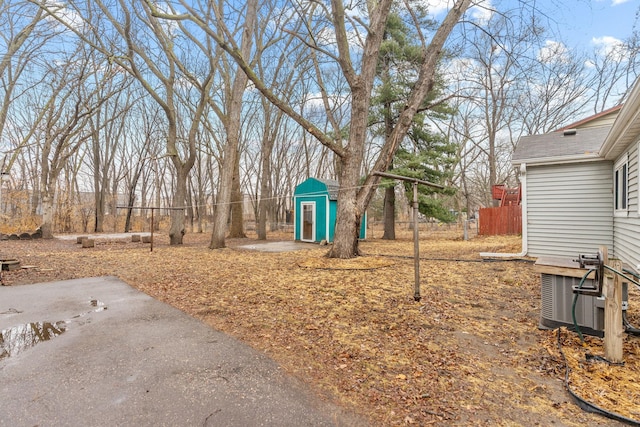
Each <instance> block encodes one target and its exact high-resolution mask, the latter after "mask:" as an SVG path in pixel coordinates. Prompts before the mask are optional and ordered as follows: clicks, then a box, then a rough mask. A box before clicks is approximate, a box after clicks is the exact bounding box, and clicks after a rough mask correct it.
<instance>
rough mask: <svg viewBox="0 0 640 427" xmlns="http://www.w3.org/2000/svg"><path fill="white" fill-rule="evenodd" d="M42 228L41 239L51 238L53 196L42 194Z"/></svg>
mask: <svg viewBox="0 0 640 427" xmlns="http://www.w3.org/2000/svg"><path fill="white" fill-rule="evenodd" d="M40 229H41V230H42V238H43V239H53V196H51V195H49V194H42V225H41V226H40Z"/></svg>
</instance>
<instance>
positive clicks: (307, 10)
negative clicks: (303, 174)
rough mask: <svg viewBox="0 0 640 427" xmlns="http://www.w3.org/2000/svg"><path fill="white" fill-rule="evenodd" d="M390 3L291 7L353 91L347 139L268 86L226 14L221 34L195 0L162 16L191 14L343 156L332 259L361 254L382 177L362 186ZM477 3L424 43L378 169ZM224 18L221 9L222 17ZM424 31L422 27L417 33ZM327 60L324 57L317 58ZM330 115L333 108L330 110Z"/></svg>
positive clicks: (461, 7) (279, 102)
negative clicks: (366, 217) (367, 213)
mask: <svg viewBox="0 0 640 427" xmlns="http://www.w3.org/2000/svg"><path fill="white" fill-rule="evenodd" d="M392 3H393V2H392V0H381V1H379V2H378V3H375V4H373V3H368V4H367V5H366V6H365V5H362V6H361V7H360V8H359V9H358V12H359V17H358V18H357V19H352V18H351V17H350V15H349V14H347V11H346V7H345V4H344V3H343V2H341V1H340V0H332V1H331V3H330V5H329V6H328V7H327V8H325V7H324V5H323V4H320V3H315V2H311V3H306V4H294V5H293V8H295V9H297V10H296V11H295V12H296V14H297V15H298V17H299V19H302V20H304V21H305V23H306V24H305V25H306V28H307V29H310V30H311V29H312V31H308V32H299V33H296V34H295V36H296V37H297V38H298V39H299V40H300V41H301V42H302V43H304V44H305V45H306V46H308V47H309V48H310V49H311V50H312V53H313V54H314V55H318V56H322V57H323V61H331V62H332V63H333V64H335V66H336V67H337V69H339V70H340V73H341V76H342V77H343V78H344V80H345V81H346V83H347V84H348V87H349V91H350V101H351V102H350V108H349V113H350V114H349V124H348V131H347V136H346V138H345V137H343V133H342V131H341V128H342V124H340V123H339V122H337V121H335V122H334V129H332V132H331V134H327V133H326V132H323V131H322V130H321V129H319V128H318V127H317V126H316V125H315V124H314V123H312V122H311V121H309V120H308V119H307V118H305V117H304V116H302V115H300V114H299V113H298V112H297V111H296V110H295V109H294V108H293V107H292V106H291V105H290V104H289V103H288V102H287V101H286V100H285V99H283V98H282V96H280V95H279V94H278V93H277V92H276V91H275V90H273V89H274V88H270V87H268V86H267V85H266V84H265V82H264V81H262V80H261V79H260V77H259V76H258V75H257V74H256V73H255V71H254V69H253V67H252V66H251V64H250V63H249V62H248V61H247V58H246V57H245V56H244V55H243V54H242V53H241V49H240V48H239V47H238V45H237V43H236V41H235V39H234V38H233V37H230V35H231V34H232V33H231V32H230V31H228V30H227V29H226V24H225V22H224V21H223V20H221V19H216V21H215V28H218V29H223V31H214V30H212V29H211V26H210V25H209V23H210V20H209V19H208V17H207V16H206V15H204V14H203V11H202V10H201V11H198V10H196V9H195V8H194V7H193V5H192V4H191V3H190V2H187V1H184V0H182V1H181V4H182V6H183V7H184V8H185V9H186V10H187V13H186V14H182V15H176V14H163V16H164V17H166V18H168V19H189V20H191V21H192V22H195V23H196V24H198V25H199V26H200V27H201V28H202V29H203V31H206V33H207V34H208V35H209V36H210V37H212V38H213V39H214V40H215V41H216V42H217V43H218V45H219V46H220V47H221V48H223V49H224V50H225V51H226V52H227V53H229V55H231V56H232V57H233V59H234V60H235V61H236V62H237V63H238V65H239V66H240V68H241V69H242V71H243V72H244V73H246V75H247V76H248V77H249V79H250V80H251V81H252V82H253V84H254V85H255V87H256V88H257V89H258V90H259V91H260V92H261V93H262V94H263V95H264V96H265V97H266V98H267V99H269V101H270V102H272V103H273V104H274V105H276V106H277V107H278V108H279V109H281V110H282V111H284V112H285V113H286V114H287V115H289V116H290V117H291V118H293V119H294V120H296V121H297V122H298V124H300V125H301V126H303V127H304V129H306V130H307V131H308V132H310V133H311V134H312V135H313V136H315V137H316V138H317V139H318V140H319V141H320V142H321V143H322V144H324V145H325V146H327V147H328V148H329V149H330V150H331V151H333V152H334V153H335V154H336V156H337V157H338V158H339V161H338V165H339V169H340V170H339V182H340V191H339V195H338V212H337V220H336V230H335V236H336V238H335V241H334V245H333V246H332V248H331V250H330V252H329V256H331V257H339V258H350V257H353V256H356V255H358V254H359V250H358V231H359V228H360V221H361V220H362V216H363V214H364V210H365V209H366V206H367V205H368V203H369V200H370V198H371V196H372V195H373V191H374V189H375V185H376V184H377V182H378V180H379V178H378V177H377V176H375V175H369V177H367V179H366V180H365V183H364V185H363V186H360V183H359V181H360V176H361V172H362V162H363V157H364V151H365V150H364V148H365V146H366V143H367V124H368V110H369V103H370V97H371V91H372V88H373V82H374V79H375V75H376V65H377V60H378V55H377V52H378V50H379V47H380V43H381V42H382V36H383V33H384V28H385V24H386V20H387V18H388V16H389V13H390V10H391V5H392ZM470 5H471V1H470V0H458V1H456V2H455V4H454V5H453V7H452V8H451V9H450V10H449V12H448V13H447V16H446V18H445V19H444V20H443V22H442V23H441V24H440V26H439V28H438V29H437V30H436V31H435V33H434V35H433V37H432V39H431V41H430V43H428V44H427V42H426V41H425V40H424V38H423V45H422V48H423V49H424V52H423V55H424V56H423V58H424V59H423V62H422V65H421V68H420V71H419V76H418V78H417V80H416V85H415V86H414V88H413V91H412V93H411V95H410V97H409V99H408V101H407V105H406V108H405V109H404V111H403V112H402V114H401V115H400V117H399V119H398V122H397V124H396V126H395V128H394V131H393V133H392V134H391V135H390V136H389V138H388V139H387V140H386V142H385V145H384V147H383V149H382V150H381V152H380V156H379V157H378V159H377V161H376V164H375V166H374V168H373V170H377V171H382V170H385V169H386V168H387V167H388V165H389V164H390V162H391V159H392V157H393V154H394V153H395V151H396V149H397V147H398V144H399V143H400V141H401V140H402V139H403V137H404V136H405V134H406V132H407V130H408V129H409V127H410V125H411V120H412V118H413V116H414V115H415V114H416V111H417V110H418V107H419V106H420V105H421V104H422V102H423V101H424V99H425V97H426V96H427V94H428V92H429V90H430V89H431V88H432V86H433V84H434V78H435V71H436V64H437V62H438V60H439V59H440V55H441V52H442V49H443V46H444V44H445V42H446V40H447V38H448V36H449V34H450V33H451V32H452V30H453V28H454V27H455V25H456V24H457V23H458V21H459V19H460V17H461V16H462V15H463V14H464V12H465V11H466V10H467V9H468V8H469V6H470ZM221 16H222V11H219V12H218V14H217V18H219V17H221ZM314 21H315V22H325V23H326V27H325V28H318V26H317V25H315V24H314ZM318 30H325V33H324V34H326V33H327V32H330V33H331V34H333V36H334V37H335V39H334V41H333V42H328V43H325V42H324V41H323V40H322V34H323V33H322V32H319V31H318ZM354 33H355V34H356V37H357V38H358V41H359V44H360V46H359V48H360V49H359V53H360V55H359V56H358V57H357V58H356V57H354V51H353V49H352V46H351V39H352V38H351V35H352V34H354ZM419 33H420V34H422V32H421V31H420V32H419ZM318 63H319V64H320V63H321V62H320V61H319V62H318ZM321 75H322V73H321V72H316V75H315V77H316V83H317V84H318V85H319V89H320V92H321V93H322V97H323V100H324V102H325V105H330V104H331V100H330V90H329V89H328V88H327V87H326V86H324V85H323V84H322V80H321ZM328 113H330V111H328Z"/></svg>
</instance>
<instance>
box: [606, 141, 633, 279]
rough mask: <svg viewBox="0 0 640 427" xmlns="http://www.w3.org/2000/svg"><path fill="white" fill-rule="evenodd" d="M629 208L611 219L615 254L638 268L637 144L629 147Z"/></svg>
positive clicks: (624, 261) (629, 264)
mask: <svg viewBox="0 0 640 427" xmlns="http://www.w3.org/2000/svg"><path fill="white" fill-rule="evenodd" d="M627 153H628V156H629V160H628V164H629V166H628V167H629V178H628V185H629V206H628V207H629V210H628V216H626V217H619V216H616V217H614V219H613V240H614V246H615V250H616V253H615V255H616V256H617V257H618V258H620V259H621V260H622V262H623V263H625V264H626V265H627V266H629V267H631V268H633V269H635V270H637V271H638V270H639V265H640V253H639V252H640V247H639V246H638V242H639V241H640V240H639V239H640V215H639V214H638V144H637V143H634V144H632V145H631V146H630V147H629V150H628V151H627V152H625V153H624V154H623V156H626V155H627Z"/></svg>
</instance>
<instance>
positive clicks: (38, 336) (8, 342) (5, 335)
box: [0, 299, 107, 360]
mask: <svg viewBox="0 0 640 427" xmlns="http://www.w3.org/2000/svg"><path fill="white" fill-rule="evenodd" d="M89 303H90V305H91V307H95V309H94V310H91V311H88V312H86V313H81V314H78V315H76V316H73V319H77V318H79V317H84V316H86V315H87V314H89V313H98V312H101V311H104V310H106V309H107V306H106V305H105V304H104V302H102V301H99V300H97V299H92V300H91V301H90V302H89ZM11 310H12V309H11ZM16 312H17V313H22V312H21V311H17V310H16ZM68 323H69V321H66V320H61V321H59V322H55V323H53V322H32V323H25V324H23V325H18V326H14V327H12V328H8V329H4V330H2V331H0V360H2V359H4V358H6V357H12V356H15V355H17V354H19V353H22V352H23V351H25V350H27V349H29V348H31V347H33V346H35V345H36V344H38V343H41V342H44V341H49V340H51V339H53V338H55V337H57V336H58V335H61V334H63V333H64V332H65V331H66V330H67V324H68Z"/></svg>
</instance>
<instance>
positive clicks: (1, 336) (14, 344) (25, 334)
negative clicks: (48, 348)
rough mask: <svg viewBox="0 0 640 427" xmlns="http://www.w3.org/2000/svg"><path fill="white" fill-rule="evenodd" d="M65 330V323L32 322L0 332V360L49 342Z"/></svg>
mask: <svg viewBox="0 0 640 427" xmlns="http://www.w3.org/2000/svg"><path fill="white" fill-rule="evenodd" d="M66 330H67V322H65V321H60V322H55V323H51V322H33V323H25V324H24V325H18V326H14V327H12V328H9V329H5V330H3V331H2V332H0V360H2V359H4V358H5V357H11V356H15V355H17V354H19V353H21V352H23V351H25V350H27V349H29V348H31V347H33V346H34V345H36V344H38V343H41V342H44V341H49V340H50V339H53V338H55V337H57V336H58V335H60V334H63V333H64V331H66Z"/></svg>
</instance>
